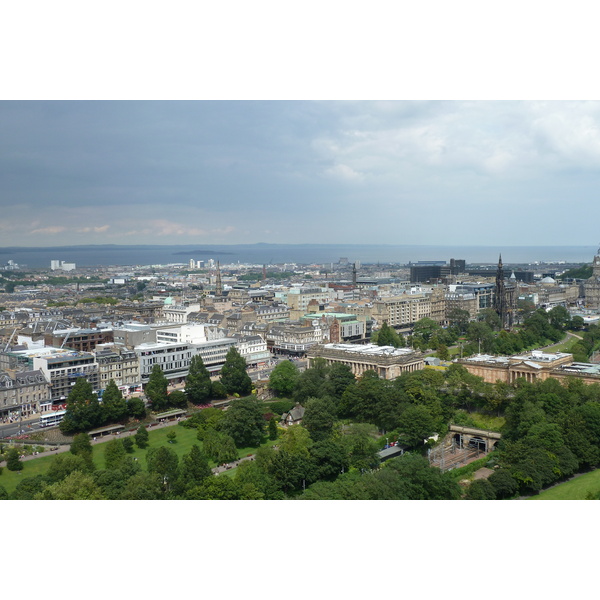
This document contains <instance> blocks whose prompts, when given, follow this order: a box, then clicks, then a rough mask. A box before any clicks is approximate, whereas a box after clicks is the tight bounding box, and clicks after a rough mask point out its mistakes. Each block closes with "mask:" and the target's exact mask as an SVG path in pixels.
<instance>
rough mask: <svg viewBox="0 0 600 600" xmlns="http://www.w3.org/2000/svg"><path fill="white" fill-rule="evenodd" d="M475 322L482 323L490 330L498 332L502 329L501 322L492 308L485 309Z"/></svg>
mask: <svg viewBox="0 0 600 600" xmlns="http://www.w3.org/2000/svg"><path fill="white" fill-rule="evenodd" d="M477 320H478V321H482V322H484V323H485V324H486V325H487V326H488V327H489V328H490V329H492V330H494V331H499V330H500V329H502V321H501V320H500V317H499V316H498V313H497V312H496V311H495V310H494V309H493V308H485V309H483V310H482V311H481V312H480V313H479V314H478V315H477Z"/></svg>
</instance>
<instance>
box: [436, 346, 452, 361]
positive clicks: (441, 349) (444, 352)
mask: <svg viewBox="0 0 600 600" xmlns="http://www.w3.org/2000/svg"><path fill="white" fill-rule="evenodd" d="M437 357H438V358H439V359H440V360H448V359H449V358H450V353H449V352H448V346H446V345H445V344H440V345H439V346H438V349H437Z"/></svg>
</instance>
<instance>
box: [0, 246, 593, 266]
mask: <svg viewBox="0 0 600 600" xmlns="http://www.w3.org/2000/svg"><path fill="white" fill-rule="evenodd" d="M597 251H598V249H597V247H595V246H504V247H502V246H392V245H358V244H345V245H340V244H240V245H222V246H215V245H203V244H197V245H193V246H192V245H186V246H117V245H106V246H61V247H53V248H18V247H10V248H0V265H4V264H6V263H7V261H9V260H13V261H15V262H16V263H18V264H19V265H26V266H28V267H33V268H40V267H50V261H51V260H63V261H66V262H74V263H76V264H77V266H80V267H94V266H108V265H155V264H170V263H188V262H189V260H190V258H193V259H194V260H205V261H206V260H209V259H210V258H213V259H215V260H219V261H220V262H221V264H222V265H223V264H230V263H238V262H239V263H251V264H260V265H262V264H276V263H298V264H313V263H316V264H326V263H337V262H338V261H339V260H340V258H347V259H348V261H349V262H351V263H352V262H355V261H360V262H361V263H362V264H376V263H382V264H385V263H395V264H407V263H409V262H413V263H415V262H418V261H426V260H445V261H449V260H450V258H456V259H464V260H466V261H467V263H470V264H486V263H490V264H494V263H497V262H498V256H499V255H500V254H502V260H503V262H504V263H520V264H530V263H534V262H536V261H537V262H554V261H566V262H591V261H592V260H593V257H594V255H595V254H596V253H597Z"/></svg>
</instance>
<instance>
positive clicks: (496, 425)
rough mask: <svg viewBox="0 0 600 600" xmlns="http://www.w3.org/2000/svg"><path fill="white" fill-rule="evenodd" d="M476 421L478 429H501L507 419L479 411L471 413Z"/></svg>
mask: <svg viewBox="0 0 600 600" xmlns="http://www.w3.org/2000/svg"><path fill="white" fill-rule="evenodd" d="M469 416H470V417H471V419H473V422H474V423H475V428H476V429H485V430H487V431H498V432H499V431H501V429H502V427H503V426H504V423H505V422H506V419H505V418H504V417H495V416H493V415H484V414H482V413H478V412H472V413H469Z"/></svg>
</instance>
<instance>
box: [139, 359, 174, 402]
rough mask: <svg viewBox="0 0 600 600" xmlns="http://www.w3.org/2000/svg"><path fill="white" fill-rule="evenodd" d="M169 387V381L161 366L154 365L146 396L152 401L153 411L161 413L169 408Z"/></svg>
mask: <svg viewBox="0 0 600 600" xmlns="http://www.w3.org/2000/svg"><path fill="white" fill-rule="evenodd" d="M168 387H169V381H168V380H167V378H166V377H165V374H164V373H163V372H162V369H161V368H160V366H159V365H154V366H153V367H152V371H151V372H150V378H149V379H148V383H147V384H146V389H145V390H144V391H145V392H146V396H147V397H148V399H149V400H150V403H151V406H152V410H153V411H154V412H160V411H162V410H165V409H166V408H167V407H168V406H169V400H168V398H167V388H168Z"/></svg>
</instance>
